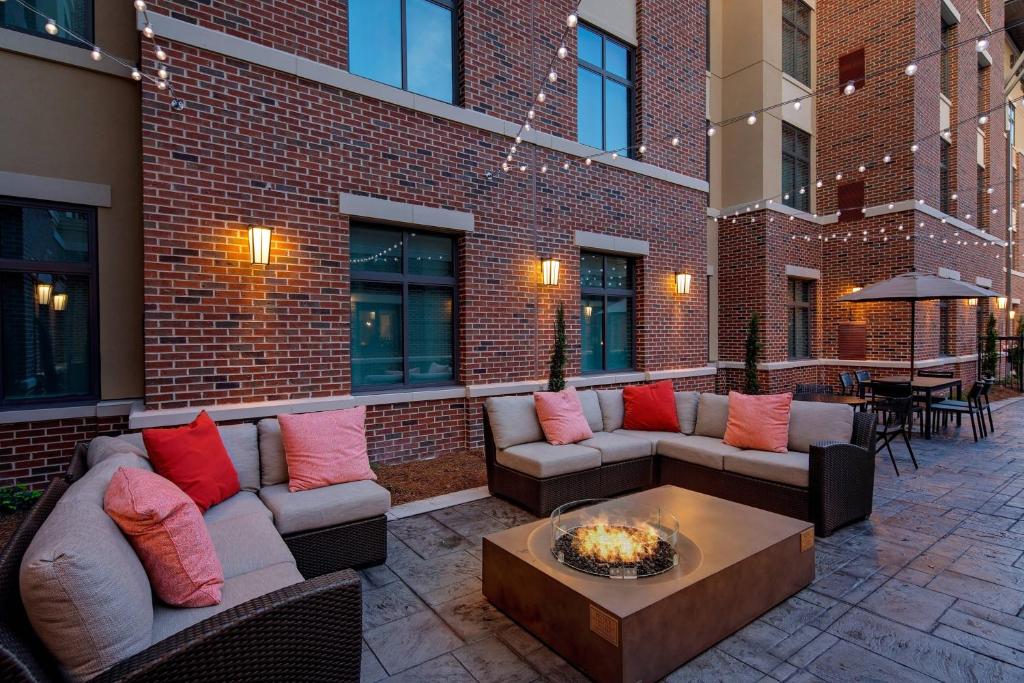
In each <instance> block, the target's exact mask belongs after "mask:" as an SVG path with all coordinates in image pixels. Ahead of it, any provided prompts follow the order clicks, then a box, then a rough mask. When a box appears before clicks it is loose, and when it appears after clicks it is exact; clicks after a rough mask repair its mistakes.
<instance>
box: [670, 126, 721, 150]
mask: <svg viewBox="0 0 1024 683" xmlns="http://www.w3.org/2000/svg"><path fill="white" fill-rule="evenodd" d="M717 130H718V129H717V128H715V127H714V126H708V137H709V138H710V137H713V136H714V135H715V133H716V132H717ZM678 139H679V138H673V142H672V144H673V145H675V144H678V143H676V142H675V140H678Z"/></svg>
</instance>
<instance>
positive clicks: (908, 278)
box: [839, 272, 1001, 377]
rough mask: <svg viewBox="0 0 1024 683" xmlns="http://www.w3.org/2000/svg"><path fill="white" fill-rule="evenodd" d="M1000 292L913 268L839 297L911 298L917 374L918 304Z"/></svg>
mask: <svg viewBox="0 0 1024 683" xmlns="http://www.w3.org/2000/svg"><path fill="white" fill-rule="evenodd" d="M997 296H1001V295H1000V294H999V293H998V292H993V291H992V290H991V289H986V288H985V287H981V286H979V285H972V284H970V283H969V282H961V281H960V280H953V279H950V278H948V277H939V276H938V275H932V274H931V273H918V272H910V273H903V274H902V275H897V276H896V277H894V278H891V279H889V280H884V281H882V282H876V283H875V284H873V285H868V286H867V287H865V288H864V289H862V290H860V291H859V292H851V293H850V294H846V295H844V296H841V297H839V301H854V302H856V301H909V302H910V376H911V377H913V376H914V333H915V330H914V328H915V327H916V325H917V320H916V305H917V302H918V301H923V300H929V299H987V298H990V297H997Z"/></svg>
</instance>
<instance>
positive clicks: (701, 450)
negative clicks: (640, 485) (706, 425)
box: [658, 435, 743, 470]
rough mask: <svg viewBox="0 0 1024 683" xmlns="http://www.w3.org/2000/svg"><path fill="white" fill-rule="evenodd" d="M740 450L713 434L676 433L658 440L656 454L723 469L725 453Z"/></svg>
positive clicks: (732, 453) (738, 451)
mask: <svg viewBox="0 0 1024 683" xmlns="http://www.w3.org/2000/svg"><path fill="white" fill-rule="evenodd" d="M742 452H743V451H741V450H740V449H739V448H736V447H735V446H730V445H729V444H726V443H722V440H721V439H716V438H715V437H713V436H697V435H693V436H681V435H676V436H672V437H668V438H665V439H662V440H661V441H659V442H658V455H660V456H662V457H665V458H672V459H673V460H681V461H682V462H688V463H691V464H693V465H700V466H702V467H708V468H711V469H713V470H721V469H723V464H722V461H723V458H724V457H725V456H726V455H734V454H736V453H742Z"/></svg>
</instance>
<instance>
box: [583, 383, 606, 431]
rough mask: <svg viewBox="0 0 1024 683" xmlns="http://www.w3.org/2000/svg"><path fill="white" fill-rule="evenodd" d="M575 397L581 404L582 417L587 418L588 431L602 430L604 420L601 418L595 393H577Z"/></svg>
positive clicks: (599, 406) (599, 405) (599, 404)
mask: <svg viewBox="0 0 1024 683" xmlns="http://www.w3.org/2000/svg"><path fill="white" fill-rule="evenodd" d="M576 395H577V396H578V397H579V399H580V403H582V404H583V415H584V416H586V418H587V424H588V425H590V431H592V432H600V431H603V430H604V418H602V417H601V402H600V401H599V400H598V399H597V392H596V391H593V390H589V391H577V392H576Z"/></svg>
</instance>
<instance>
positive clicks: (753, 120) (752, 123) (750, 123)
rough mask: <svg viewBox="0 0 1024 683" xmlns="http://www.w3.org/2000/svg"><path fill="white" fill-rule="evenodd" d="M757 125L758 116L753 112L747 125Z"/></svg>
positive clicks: (748, 118)
mask: <svg viewBox="0 0 1024 683" xmlns="http://www.w3.org/2000/svg"><path fill="white" fill-rule="evenodd" d="M755 123H757V114H754V113H753V112H751V114H750V116H748V117H747V125H748V126H753V125H754V124H755Z"/></svg>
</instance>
